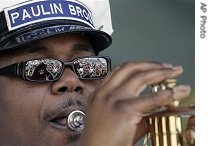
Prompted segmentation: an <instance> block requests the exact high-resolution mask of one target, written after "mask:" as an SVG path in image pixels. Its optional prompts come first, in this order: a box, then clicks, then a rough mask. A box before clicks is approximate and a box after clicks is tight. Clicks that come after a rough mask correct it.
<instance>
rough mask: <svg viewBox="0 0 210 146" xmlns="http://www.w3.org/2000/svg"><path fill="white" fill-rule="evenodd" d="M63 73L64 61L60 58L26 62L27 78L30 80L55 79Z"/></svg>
mask: <svg viewBox="0 0 210 146" xmlns="http://www.w3.org/2000/svg"><path fill="white" fill-rule="evenodd" d="M61 73H62V63H61V62H60V61H59V60H53V59H40V60H38V59H37V60H31V61H27V62H26V64H25V78H26V79H28V80H30V81H41V82H44V81H54V80H56V79H58V78H59V77H60V75H61Z"/></svg>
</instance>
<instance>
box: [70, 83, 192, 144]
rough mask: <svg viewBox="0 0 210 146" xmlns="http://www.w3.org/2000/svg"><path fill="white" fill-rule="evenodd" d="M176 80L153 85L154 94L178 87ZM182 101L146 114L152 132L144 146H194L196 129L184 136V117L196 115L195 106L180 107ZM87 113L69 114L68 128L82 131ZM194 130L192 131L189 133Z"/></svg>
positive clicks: (76, 112) (74, 112) (76, 111)
mask: <svg viewBox="0 0 210 146" xmlns="http://www.w3.org/2000/svg"><path fill="white" fill-rule="evenodd" d="M176 82H177V80H176V79H168V80H165V81H163V82H161V83H157V84H154V85H152V86H151V87H152V92H158V91H160V90H166V89H171V90H173V88H174V87H175V86H176ZM179 103H180V101H177V100H174V101H173V102H172V103H170V104H169V105H167V106H165V107H159V108H157V109H154V110H151V111H150V112H148V113H145V115H144V116H147V117H149V124H150V125H149V126H150V132H149V133H148V134H147V135H146V136H145V140H144V146H147V145H148V144H149V139H150V140H151V144H152V146H187V144H188V145H190V146H193V145H194V143H195V137H194V133H195V131H194V128H188V131H187V132H188V133H190V135H189V134H188V135H187V137H186V135H185V137H184V136H183V135H184V134H183V128H182V117H186V116H188V117H189V116H192V115H194V110H195V106H194V105H187V106H180V104H179ZM84 117H85V113H84V112H82V111H80V110H75V111H72V112H71V113H69V116H68V118H67V126H68V127H69V129H71V130H73V131H82V130H83V129H84V126H85V122H84V119H85V118H84ZM189 129H190V130H192V131H189Z"/></svg>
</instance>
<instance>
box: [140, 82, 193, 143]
mask: <svg viewBox="0 0 210 146" xmlns="http://www.w3.org/2000/svg"><path fill="white" fill-rule="evenodd" d="M174 86H176V80H175V79H169V80H166V81H164V82H161V83H158V84H155V85H153V86H152V92H158V91H159V90H166V89H173V87H174ZM161 108H162V109H163V111H160V110H159V109H161ZM161 108H159V109H155V110H152V111H151V112H149V113H147V115H149V116H148V117H149V128H150V129H149V130H150V131H149V134H148V135H149V137H148V136H147V137H146V140H145V141H146V142H145V143H144V146H147V145H148V139H149V138H150V140H151V145H152V146H188V145H190V146H194V145H195V137H194V131H192V133H191V135H190V138H189V137H188V138H186V137H185V135H184V132H185V129H184V126H183V122H182V120H183V118H186V117H190V116H192V115H194V114H195V105H194V104H193V105H187V106H180V102H179V101H173V102H172V103H171V104H169V105H168V106H166V107H164V108H163V107H161ZM185 128H186V127H185ZM193 130H194V129H193ZM189 140H190V141H189Z"/></svg>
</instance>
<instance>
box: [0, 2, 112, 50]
mask: <svg viewBox="0 0 210 146" xmlns="http://www.w3.org/2000/svg"><path fill="white" fill-rule="evenodd" d="M69 32H70V33H81V34H82V35H84V36H87V37H88V38H89V40H90V42H91V43H92V45H93V47H94V49H95V51H96V52H100V51H102V50H104V49H106V48H107V47H109V46H110V44H111V43H112V39H111V34H112V33H113V28H112V22H111V13H110V5H109V1H108V0H79V1H78V0H29V1H26V0H9V1H7V2H3V1H1V2H0V51H2V50H8V49H14V48H17V47H20V46H22V45H25V44H27V43H30V42H33V41H36V40H39V39H43V38H46V37H49V36H54V35H58V34H63V33H69Z"/></svg>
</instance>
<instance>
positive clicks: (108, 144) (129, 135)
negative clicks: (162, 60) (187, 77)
mask: <svg viewBox="0 0 210 146" xmlns="http://www.w3.org/2000/svg"><path fill="white" fill-rule="evenodd" d="M182 72H183V69H182V67H181V66H172V65H168V64H167V65H165V64H158V63H154V62H130V63H126V64H123V65H121V66H118V67H116V68H115V69H114V70H113V71H112V72H111V73H110V75H109V76H108V77H107V78H106V79H105V80H104V82H103V83H102V84H101V85H100V86H99V87H98V88H97V89H96V90H95V92H93V94H92V95H91V97H90V99H89V104H88V109H87V114H86V115H87V116H86V117H87V118H86V121H85V131H84V135H83V140H82V145H83V146H132V145H134V143H135V142H136V140H137V139H139V138H141V137H142V136H143V135H144V134H145V133H146V132H147V130H148V125H147V121H146V120H144V118H143V114H144V113H145V112H149V111H150V110H152V109H155V108H157V107H160V106H164V105H167V104H169V103H170V102H172V101H173V100H181V99H182V98H185V97H187V96H188V95H189V93H190V87H189V86H186V85H180V86H177V87H176V89H177V90H174V91H172V90H164V91H159V92H157V93H148V94H142V92H143V91H144V90H145V89H146V88H147V87H148V86H151V85H153V84H155V83H158V82H161V81H164V80H166V79H171V78H176V77H178V76H179V75H181V74H182Z"/></svg>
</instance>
